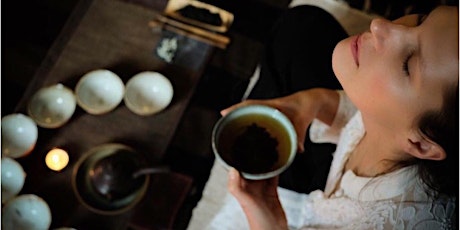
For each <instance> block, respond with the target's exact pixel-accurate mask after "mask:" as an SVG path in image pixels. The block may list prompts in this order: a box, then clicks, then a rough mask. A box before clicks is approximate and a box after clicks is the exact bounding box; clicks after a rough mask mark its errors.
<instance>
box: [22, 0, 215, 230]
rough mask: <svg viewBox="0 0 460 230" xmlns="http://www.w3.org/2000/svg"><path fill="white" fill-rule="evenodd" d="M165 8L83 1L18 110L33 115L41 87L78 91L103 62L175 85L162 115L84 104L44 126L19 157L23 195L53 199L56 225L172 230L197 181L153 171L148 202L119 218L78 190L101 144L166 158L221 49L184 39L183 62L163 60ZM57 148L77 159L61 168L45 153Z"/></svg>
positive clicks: (122, 72) (155, 159) (154, 159)
mask: <svg viewBox="0 0 460 230" xmlns="http://www.w3.org/2000/svg"><path fill="white" fill-rule="evenodd" d="M163 5H164V4H163ZM158 13H159V11H155V10H152V9H148V8H147V7H142V6H140V5H136V4H133V3H129V2H122V1H117V0H94V1H91V0H81V2H80V3H79V5H78V6H77V7H76V10H75V12H73V14H72V16H71V17H70V19H69V21H68V22H67V24H66V26H65V28H64V30H63V32H62V33H61V35H60V36H59V37H58V39H57V40H56V42H55V43H54V45H53V47H52V48H51V50H50V51H49V53H48V56H47V58H46V59H45V60H44V61H43V63H42V65H41V67H40V69H39V71H38V72H37V74H36V75H35V76H34V78H33V80H32V81H31V83H30V85H29V86H28V88H27V89H26V93H25V95H24V96H23V98H22V99H21V101H20V102H19V104H18V106H17V108H16V112H18V113H24V114H27V104H28V101H29V99H30V97H31V96H32V95H33V94H34V93H35V92H36V91H38V90H39V89H40V88H41V87H45V86H49V85H53V84H57V83H62V84H64V85H65V86H67V87H69V88H70V89H74V88H75V85H76V83H77V82H78V80H79V79H80V77H81V76H83V75H84V74H85V73H87V72H88V71H91V70H94V69H101V68H103V69H109V70H111V71H113V72H114V73H116V74H118V75H119V76H120V77H121V78H122V80H123V81H124V83H126V82H127V81H128V80H129V79H130V77H132V76H133V75H134V74H136V73H139V72H142V71H157V72H160V73H162V74H163V75H165V76H166V77H167V78H169V80H170V81H171V83H172V85H173V88H174V97H173V100H172V102H171V104H170V105H169V106H168V107H167V108H166V109H165V110H164V111H162V112H160V113H158V114H155V115H151V116H145V117H144V116H139V115H136V114H134V113H132V112H131V111H129V110H128V109H127V107H126V106H125V105H124V103H123V102H122V103H121V104H120V105H119V106H118V107H117V108H116V109H115V110H114V111H112V112H109V113H107V114H104V115H90V114H87V113H86V112H84V111H83V110H82V109H81V108H79V107H78V106H77V109H76V111H75V113H74V115H73V116H72V118H71V119H70V121H69V122H68V123H66V124H65V125H64V126H62V127H60V128H57V129H45V128H39V134H38V140H37V145H36V146H35V149H34V150H33V152H32V153H31V154H30V155H28V156H26V157H23V158H19V159H17V160H18V162H19V163H21V165H22V166H23V168H24V170H25V172H26V173H27V177H26V182H25V185H24V188H23V190H22V191H21V193H23V194H25V193H33V194H36V195H38V196H40V197H42V198H43V199H45V201H47V203H48V205H49V206H50V208H51V211H52V215H53V222H52V228H56V227H74V228H77V229H126V228H127V227H128V226H130V228H134V227H135V226H137V227H139V226H140V227H143V228H145V227H146V226H147V227H148V229H168V228H171V226H172V222H173V220H174V215H175V213H176V212H177V209H178V208H180V204H181V202H182V201H183V199H184V197H185V196H186V194H187V192H188V191H189V189H190V185H191V183H192V179H191V178H190V177H188V176H184V175H180V174H177V173H168V174H158V175H154V176H152V179H151V183H150V188H149V191H148V192H147V194H146V196H145V198H144V200H143V201H141V203H140V204H139V205H138V206H136V207H135V208H134V209H133V210H130V211H128V212H126V213H123V214H120V215H117V216H103V215H99V214H95V213H92V212H91V211H89V210H87V209H86V208H85V207H83V206H82V205H81V204H79V203H78V201H77V200H76V197H75V194H74V192H73V191H72V188H71V176H72V170H73V169H74V167H73V166H74V164H75V162H76V161H77V160H78V159H79V157H80V156H81V155H82V154H83V153H84V152H86V151H87V150H89V149H90V148H92V147H95V146H97V145H100V144H105V143H111V142H117V143H123V144H126V145H129V146H131V147H133V148H134V149H136V150H137V151H139V152H141V153H144V154H145V155H146V157H147V159H148V161H149V162H148V163H149V164H151V165H161V164H162V158H163V155H164V154H165V152H166V149H167V147H168V145H169V143H170V141H171V139H172V136H173V135H174V132H175V130H176V128H177V126H178V123H179V122H180V119H181V117H182V115H183V113H184V110H185V108H186V107H187V105H188V103H189V100H190V98H191V96H192V95H193V93H194V89H195V86H196V84H197V82H198V81H199V79H200V76H201V74H202V72H203V69H204V66H205V65H206V63H207V62H208V60H209V57H210V54H211V53H212V50H213V47H211V46H209V45H207V44H204V43H200V42H196V41H189V40H187V38H184V37H181V38H180V43H179V44H180V50H178V52H177V53H176V57H175V60H176V61H174V62H173V63H166V62H164V61H162V60H161V59H159V58H158V57H157V56H156V55H155V48H156V46H157V45H158V42H159V41H160V39H161V38H162V36H164V33H163V31H161V30H152V29H151V28H150V27H149V26H148V22H149V21H151V20H152V19H153V18H154V17H155V15H157V14H158ZM168 36H171V33H168ZM53 147H60V148H62V149H64V150H66V151H68V153H69V155H70V163H69V165H68V166H67V167H66V168H65V169H64V170H62V171H61V172H54V171H51V170H49V169H48V168H46V166H45V163H44V158H45V154H46V153H47V152H48V151H49V150H50V149H52V148H53ZM159 188H160V189H159ZM160 201H162V202H160ZM146 204H149V205H146ZM144 210H145V211H144ZM133 213H134V214H133ZM139 213H144V214H146V215H144V216H142V215H139ZM147 214H148V215H147ZM143 218H148V220H146V219H143ZM131 220H133V221H131ZM130 223H131V224H130ZM79 227H80V228H79Z"/></svg>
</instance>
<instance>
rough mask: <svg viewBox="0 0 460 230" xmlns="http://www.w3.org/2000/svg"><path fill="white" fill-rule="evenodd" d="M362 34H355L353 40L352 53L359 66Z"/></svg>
mask: <svg viewBox="0 0 460 230" xmlns="http://www.w3.org/2000/svg"><path fill="white" fill-rule="evenodd" d="M360 37H361V35H357V36H355V37H354V38H353V39H352V41H351V54H352V55H353V59H354V60H355V63H356V66H359V38H360Z"/></svg>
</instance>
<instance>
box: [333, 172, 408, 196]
mask: <svg viewBox="0 0 460 230" xmlns="http://www.w3.org/2000/svg"><path fill="white" fill-rule="evenodd" d="M416 174H417V169H416V167H415V166H408V167H404V168H401V169H398V170H396V171H393V172H391V173H388V174H385V175H382V176H378V177H359V176H356V175H355V173H354V172H353V171H351V170H348V171H347V172H345V174H344V175H343V177H342V180H341V182H340V189H341V190H342V191H343V194H344V195H346V196H348V197H350V198H352V199H356V200H361V201H376V200H384V199H389V198H392V197H396V196H398V195H401V194H403V193H404V191H405V190H406V188H408V187H409V186H412V185H414V182H415V181H416V178H417V176H416Z"/></svg>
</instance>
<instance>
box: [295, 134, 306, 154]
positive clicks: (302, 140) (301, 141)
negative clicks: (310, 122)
mask: <svg viewBox="0 0 460 230" xmlns="http://www.w3.org/2000/svg"><path fill="white" fill-rule="evenodd" d="M305 130H306V128H305V129H303V128H302V129H296V133H297V152H298V153H303V152H304V151H305V147H304V143H305V137H306V135H307V134H306V131H305Z"/></svg>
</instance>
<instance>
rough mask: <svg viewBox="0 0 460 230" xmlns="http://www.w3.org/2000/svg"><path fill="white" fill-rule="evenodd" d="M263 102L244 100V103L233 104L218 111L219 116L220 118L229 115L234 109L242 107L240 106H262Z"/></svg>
mask: <svg viewBox="0 0 460 230" xmlns="http://www.w3.org/2000/svg"><path fill="white" fill-rule="evenodd" d="M263 103H264V102H263V101H260V100H252V99H248V100H245V101H242V102H240V103H238V104H234V105H232V106H230V107H228V108H226V109H223V110H221V111H220V114H221V115H222V116H225V115H227V114H228V113H230V112H231V111H232V110H235V109H236V108H239V107H242V106H245V105H251V104H263Z"/></svg>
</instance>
